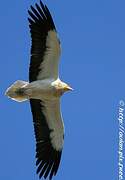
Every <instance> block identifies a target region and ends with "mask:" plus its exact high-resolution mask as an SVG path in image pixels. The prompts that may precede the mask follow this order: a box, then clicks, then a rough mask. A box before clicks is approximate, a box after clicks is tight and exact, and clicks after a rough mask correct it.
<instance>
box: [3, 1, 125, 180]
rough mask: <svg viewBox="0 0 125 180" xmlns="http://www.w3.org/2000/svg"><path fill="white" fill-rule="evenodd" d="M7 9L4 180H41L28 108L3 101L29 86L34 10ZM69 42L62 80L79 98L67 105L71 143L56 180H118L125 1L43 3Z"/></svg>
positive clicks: (8, 5) (9, 4) (16, 4)
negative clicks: (13, 87)
mask: <svg viewBox="0 0 125 180" xmlns="http://www.w3.org/2000/svg"><path fill="white" fill-rule="evenodd" d="M35 2H39V1H35V0H27V1H17V0H13V1H9V0H8V1H1V5H0V24H1V25H0V64H1V66H0V67H1V68H0V84H1V86H0V87H1V88H0V99H1V103H0V104H1V108H0V179H1V180H8V179H9V180H38V176H37V175H36V174H35V170H36V169H35V140H34V131H33V125H32V115H31V113H30V106H29V103H28V102H25V103H16V102H14V101H10V100H9V99H7V98H6V97H5V96H4V91H5V90H6V88H7V87H8V86H9V85H10V84H12V83H13V82H14V81H15V80H18V79H22V80H28V65H29V54H30V34H29V29H28V21H27V10H28V7H29V6H30V5H31V4H32V5H33V4H34V3H35ZM44 2H45V3H46V4H47V6H48V7H49V9H50V11H51V13H52V15H53V18H54V21H55V24H56V27H57V30H58V32H59V37H60V40H61V43H62V56H61V66H60V74H61V78H62V79H63V80H64V81H66V82H68V83H69V84H71V85H72V87H73V88H74V92H72V93H67V94H65V95H64V96H63V98H62V112H63V118H64V122H65V144H64V150H63V155H62V161H61V164H60V168H59V171H58V174H57V176H56V177H55V178H54V179H55V180H77V179H78V180H117V179H118V175H117V173H118V166H117V163H118V154H117V151H118V121H117V116H118V103H119V100H120V99H123V100H125V1H124V0H105V1H100V0H79V1H76V0H73V1H71V0H69V1H67V0H48V1H47V0H46V1H45V0H44Z"/></svg>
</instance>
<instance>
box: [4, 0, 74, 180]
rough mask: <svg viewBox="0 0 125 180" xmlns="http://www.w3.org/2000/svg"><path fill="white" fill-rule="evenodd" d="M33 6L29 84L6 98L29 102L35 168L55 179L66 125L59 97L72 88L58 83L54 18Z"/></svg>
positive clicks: (10, 90)
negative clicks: (34, 146)
mask: <svg viewBox="0 0 125 180" xmlns="http://www.w3.org/2000/svg"><path fill="white" fill-rule="evenodd" d="M35 6H36V7H35V8H34V7H32V6H31V11H28V12H29V15H30V18H28V19H29V23H30V24H29V27H30V32H31V39H32V47H31V61H30V68H29V82H26V81H20V80H18V81H16V82H15V83H14V84H13V85H11V86H10V87H9V88H8V89H7V91H6V95H7V96H8V97H10V98H11V99H13V100H15V101H18V102H22V101H25V100H29V101H30V105H31V111H32V114H33V124H34V131H35V137H36V159H37V161H36V165H37V166H38V168H37V173H39V177H40V178H41V177H42V176H44V178H46V177H48V176H49V179H50V180H51V179H52V177H53V175H56V173H57V170H58V167H59V164H60V159H61V153H62V148H63V141H64V125H63V120H62V114H61V111H60V97H61V96H62V95H63V93H64V92H66V91H69V90H72V88H71V87H70V86H69V85H67V84H66V83H64V82H62V81H61V80H60V79H59V75H58V65H59V57H60V52H61V50H60V42H59V40H58V37H57V32H56V28H55V25H54V22H53V20H52V17H51V14H50V12H49V10H48V8H47V7H46V6H44V5H43V3H42V2H41V1H40V6H39V5H38V4H36V5H35Z"/></svg>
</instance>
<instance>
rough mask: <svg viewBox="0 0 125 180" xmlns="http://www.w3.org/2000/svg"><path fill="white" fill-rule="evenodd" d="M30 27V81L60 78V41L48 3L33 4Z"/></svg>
mask: <svg viewBox="0 0 125 180" xmlns="http://www.w3.org/2000/svg"><path fill="white" fill-rule="evenodd" d="M28 13H29V16H30V17H29V18H28V20H29V23H30V24H29V27H30V32H31V39H32V47H31V61H30V69H29V81H30V82H32V81H36V80H43V79H54V80H56V79H57V78H58V64H59V57H60V42H59V39H58V37H57V32H56V28H55V25H54V22H53V19H52V16H51V14H50V12H49V10H48V8H47V6H46V5H43V3H42V2H41V1H40V5H38V4H37V3H36V7H35V8H34V7H33V6H31V10H29V11H28Z"/></svg>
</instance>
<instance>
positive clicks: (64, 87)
mask: <svg viewBox="0 0 125 180" xmlns="http://www.w3.org/2000/svg"><path fill="white" fill-rule="evenodd" d="M56 88H57V90H58V92H59V94H61V95H62V94H64V93H65V92H67V91H72V90H73V89H72V88H71V87H70V86H69V85H68V84H66V83H64V82H58V84H57V85H56Z"/></svg>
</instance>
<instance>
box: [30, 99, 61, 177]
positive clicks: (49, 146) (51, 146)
mask: <svg viewBox="0 0 125 180" xmlns="http://www.w3.org/2000/svg"><path fill="white" fill-rule="evenodd" d="M30 105H31V111H32V115H33V122H34V130H35V137H36V158H37V161H36V165H37V167H38V168H37V173H38V174H39V177H40V178H41V177H42V176H44V178H46V177H47V176H49V179H50V180H51V179H52V177H53V175H56V173H57V170H58V167H59V164H60V159H61V154H62V148H63V140H64V127H63V121H62V117H61V113H60V102H59V100H56V101H46V102H45V101H41V100H36V99H31V100H30Z"/></svg>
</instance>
